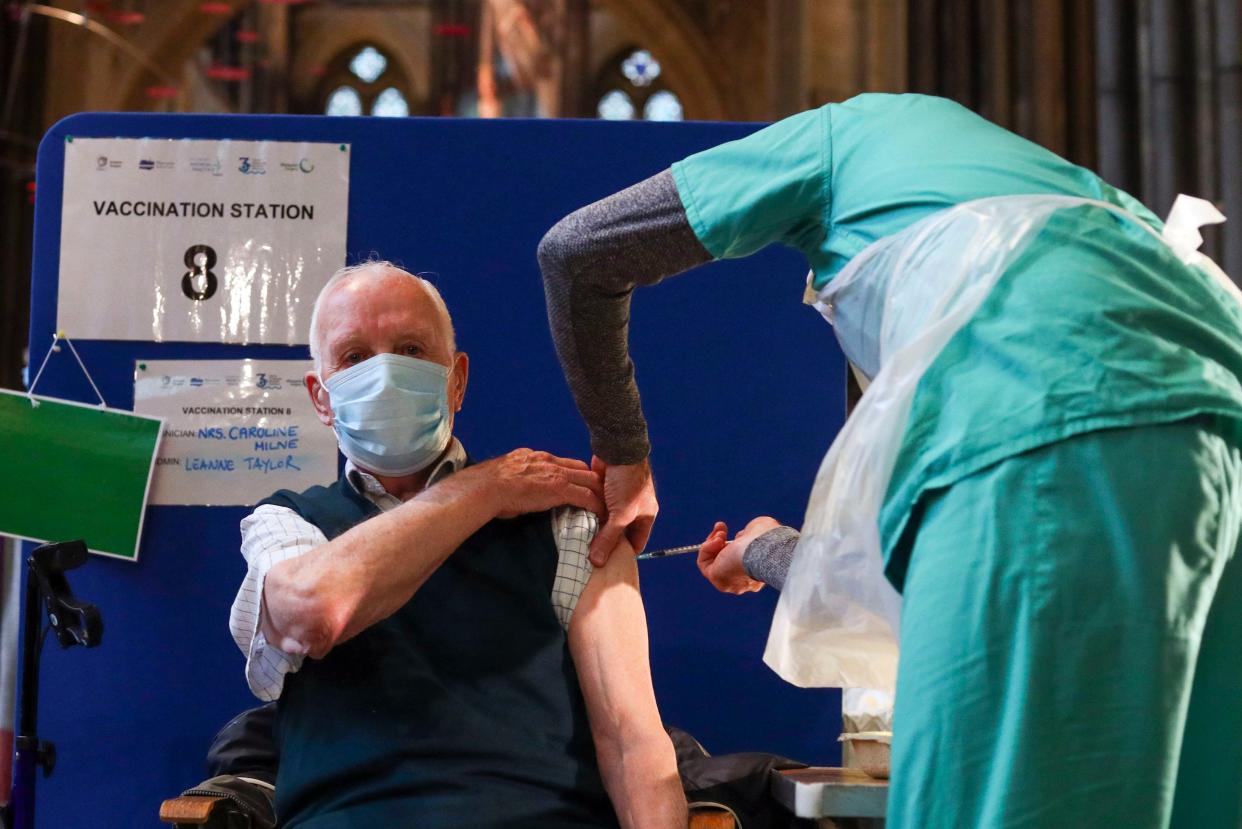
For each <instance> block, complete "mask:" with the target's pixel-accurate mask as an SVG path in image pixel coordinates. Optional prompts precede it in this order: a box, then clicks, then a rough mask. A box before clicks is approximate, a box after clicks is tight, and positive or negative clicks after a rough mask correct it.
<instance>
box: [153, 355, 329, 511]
mask: <svg viewBox="0 0 1242 829" xmlns="http://www.w3.org/2000/svg"><path fill="white" fill-rule="evenodd" d="M311 368H312V365H311V363H310V361H309V360H148V361H146V362H139V363H138V364H137V365H136V366H135V370H134V412H135V413H138V414H147V415H152V416H155V417H162V418H164V439H163V441H162V442H161V443H160V450H159V457H158V458H156V461H155V480H154V481H153V483H152V485H151V498H150V503H152V504H206V505H208V506H228V505H236V504H245V505H249V504H253V503H256V502H258V501H261V500H263V499H264V498H266V497H267V496H269V495H271V494H272V493H273V492H275V491H276V490H278V489H292V490H294V491H297V492H300V491H301V490H303V489H306V488H307V487H309V486H312V485H313V484H328V483H331V482H332V481H334V480H336V475H337V465H336V464H337V461H336V436H335V434H334V433H333V432H332V429H331V428H329V427H327V426H325V425H323V423H321V422H320V421H319V419H318V418H317V417H316V416H315V410H314V407H313V406H311V401H310V397H309V396H308V395H307V393H306V387H305V384H304V382H303V375H305V373H306V372H307V371H309V370H310V369H311Z"/></svg>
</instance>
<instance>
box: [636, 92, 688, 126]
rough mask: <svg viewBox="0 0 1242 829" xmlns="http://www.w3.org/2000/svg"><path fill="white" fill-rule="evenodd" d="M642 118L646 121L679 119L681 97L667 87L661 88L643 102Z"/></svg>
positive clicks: (680, 115)
mask: <svg viewBox="0 0 1242 829" xmlns="http://www.w3.org/2000/svg"><path fill="white" fill-rule="evenodd" d="M643 118H646V119H647V120H648V121H680V120H681V119H682V112H681V99H680V98H678V97H677V96H676V95H675V94H673V93H672V92H669V91H668V90H667V89H661V90H660V91H658V92H655V93H653V94H652V95H651V97H650V98H648V99H647V103H645V104H643Z"/></svg>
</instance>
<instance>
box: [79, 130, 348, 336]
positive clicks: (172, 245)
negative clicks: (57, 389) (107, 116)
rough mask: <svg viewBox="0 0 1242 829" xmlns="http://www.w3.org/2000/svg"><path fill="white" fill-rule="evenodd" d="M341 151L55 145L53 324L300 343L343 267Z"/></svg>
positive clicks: (245, 144)
mask: <svg viewBox="0 0 1242 829" xmlns="http://www.w3.org/2000/svg"><path fill="white" fill-rule="evenodd" d="M349 157H350V153H349V145H348V144H324V143H311V142H291V141H231V140H223V141H206V140H189V139H178V140H168V139H154V138H77V139H74V140H72V141H70V142H68V143H66V145H65V185H64V203H63V207H62V211H61V244H60V291H59V295H58V300H57V314H56V318H57V326H58V327H59V328H61V329H64V330H68V331H72V332H73V334H74V336H75V337H77V338H78V339H108V340H154V341H156V342H161V341H169V340H171V341H191V342H226V343H283V344H287V345H300V344H305V343H306V342H307V339H308V338H307V332H308V331H309V329H310V312H311V306H312V304H313V303H314V301H315V296H316V295H317V294H318V293H319V289H320V288H321V287H323V284H324V283H325V282H326V281H327V280H328V278H329V277H330V276H331V275H332V273H333V272H334V271H336V269H337V268H339V267H341V266H342V265H343V264H344V263H345V231H346V223H347V219H348V206H349Z"/></svg>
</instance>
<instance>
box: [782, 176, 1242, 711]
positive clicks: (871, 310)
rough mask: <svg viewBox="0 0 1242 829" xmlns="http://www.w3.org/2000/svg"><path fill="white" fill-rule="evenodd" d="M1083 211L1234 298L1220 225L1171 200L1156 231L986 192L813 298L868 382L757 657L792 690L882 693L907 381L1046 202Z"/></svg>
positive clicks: (815, 500)
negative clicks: (1133, 231)
mask: <svg viewBox="0 0 1242 829" xmlns="http://www.w3.org/2000/svg"><path fill="white" fill-rule="evenodd" d="M1086 205H1093V206H1096V207H1099V208H1102V209H1105V210H1109V211H1111V212H1112V213H1115V214H1118V215H1119V216H1121V217H1123V218H1126V219H1128V220H1130V221H1133V222H1134V223H1135V224H1137V225H1138V226H1139V227H1142V228H1144V229H1146V230H1147V231H1148V232H1150V233H1151V234H1152V235H1153V236H1154V237H1155V238H1157V239H1163V241H1165V243H1166V244H1168V245H1169V246H1170V247H1171V248H1173V250H1174V251H1175V252H1176V253H1177V255H1178V257H1179V258H1180V259H1181V260H1182V261H1184V262H1186V263H1188V264H1193V265H1196V266H1198V267H1200V268H1202V269H1203V270H1205V271H1207V272H1208V273H1209V274H1210V275H1211V276H1212V278H1213V279H1215V280H1216V281H1218V282H1219V283H1220V284H1221V285H1222V287H1224V288H1225V289H1226V290H1227V291H1228V292H1229V293H1230V294H1231V295H1233V296H1234V297H1235V298H1236V299H1238V300H1239V302H1242V294H1240V293H1239V291H1238V288H1237V287H1236V286H1235V285H1234V284H1233V283H1232V282H1231V281H1230V280H1229V278H1228V277H1227V276H1226V275H1225V274H1224V273H1223V272H1222V271H1221V270H1220V268H1219V267H1217V266H1216V264H1215V263H1214V262H1212V261H1211V260H1210V259H1208V258H1207V257H1206V256H1204V255H1202V254H1200V253H1198V250H1197V249H1198V246H1199V244H1201V242H1202V238H1201V237H1200V236H1199V233H1198V228H1199V227H1200V226H1202V225H1203V224H1207V223H1211V222H1219V221H1223V220H1224V217H1223V216H1221V215H1220V213H1219V212H1217V211H1216V209H1215V208H1214V207H1212V205H1211V204H1210V203H1208V202H1204V201H1202V200H1200V199H1191V198H1189V197H1186V196H1179V197H1178V201H1177V202H1176V203H1175V204H1174V210H1173V212H1172V213H1171V214H1170V216H1169V221H1168V223H1167V224H1166V227H1165V232H1164V235H1163V236H1161V235H1160V234H1158V233H1157V232H1156V231H1155V230H1154V229H1152V228H1151V227H1150V226H1149V225H1148V224H1147V223H1146V222H1144V221H1142V220H1141V219H1139V218H1138V217H1137V216H1135V215H1134V214H1132V213H1130V212H1128V211H1126V210H1124V209H1122V208H1120V207H1117V206H1116V205H1113V204H1108V203H1106V202H1100V201H1094V200H1091V199H1082V198H1073V197H1068V196H1045V195H1031V196H1000V197H995V198H989V199H979V200H977V201H971V202H966V203H963V204H960V205H957V206H955V207H951V208H947V209H945V210H944V211H942V212H940V213H937V214H935V215H932V216H929V217H928V218H926V219H923V220H922V221H919V222H916V223H915V224H913V225H911V226H910V227H908V228H906V229H905V230H903V231H901V232H900V233H896V234H894V235H892V236H888V237H885V238H883V239H880V240H879V241H877V242H875V243H874V244H872V245H870V246H869V247H867V248H866V249H864V250H863V251H862V252H861V253H859V254H858V255H857V256H855V257H854V258H853V259H852V260H850V262H849V264H848V265H846V267H845V268H844V269H843V270H842V271H841V272H840V273H839V274H838V275H837V276H836V277H835V278H833V279H832V280H831V281H830V282H829V283H828V284H827V285H825V286H824V288H822V289H821V290H820V291H819V292H818V293H817V294H816V295H815V298H814V302H813V304H814V305H815V306H816V308H818V309H819V310H820V312H821V313H822V314H823V315H824V317H825V318H826V319H827V320H828V322H830V323H831V324H832V325H833V328H834V330H835V332H836V335H837V339H838V341H839V342H840V344H841V348H842V350H844V352H845V355H846V357H847V358H849V360H850V362H851V363H852V364H853V365H854V366H856V367H858V368H859V369H861V371H862V372H863V373H864V374H865V375H867V377H868V379H870V381H871V382H870V384H869V386H868V387H867V390H866V393H865V394H864V395H863V396H862V399H861V400H860V401H859V403H858V406H857V407H856V408H855V410H854V412H853V414H852V415H851V416H850V418H849V420H848V421H847V422H846V424H845V426H844V428H842V430H841V432H840V433H839V434H838V435H837V438H836V440H835V441H834V442H833V444H832V447H831V448H830V449H829V450H828V454H827V456H826V457H825V458H824V461H823V463H822V464H821V466H820V469H819V473H818V475H817V476H816V479H815V485H814V487H813V489H812V491H811V498H810V503H809V505H808V507H807V514H806V521H805V523H804V525H803V527H802V538H801V540H800V541H799V542H798V547H797V549H796V551H795V554H794V560H793V564H792V565H791V568H790V571H789V576H788V578H787V579H786V581H785V588H784V591H783V592H782V593H781V597H780V601H779V603H778V604H777V608H776V614H775V616H774V617H773V619H772V628H771V631H770V633H769V636H768V644H767V649H766V651H765V653H764V661H765V662H766V663H767V664H768V666H769V667H771V668H772V669H773V670H774V671H776V672H777V673H778V674H779V675H780V676H781V677H783V678H784V679H785V680H787V681H789V682H791V683H793V684H795V685H800V686H803V687H840V688H870V689H879V690H883V691H890V692H891V691H892V690H893V689H894V688H895V686H896V678H897V632H898V630H899V619H900V614H901V599H900V597H899V595H898V594H897V592H896V591H895V590H894V589H893V587H892V585H890V584H889V583H888V581H887V579H885V577H884V573H883V561H882V556H881V547H880V534H879V514H880V510H881V508H882V507H883V505H884V496H885V494H886V493H887V491H888V486H889V482H890V480H891V478H892V473H893V467H894V464H895V462H896V459H897V454H898V451H899V450H900V448H901V444H902V437H903V435H904V434H905V431H906V421H907V418H908V417H909V414H910V408H911V404H912V402H913V400H914V393H915V390H916V388H917V386H918V383H919V380H920V379H921V378H922V376H923V374H924V372H926V371H927V369H928V367H929V366H930V365H931V364H932V363H933V362H934V361H935V359H936V357H937V356H939V354H940V352H941V350H942V349H943V348H944V347H945V345H946V344H947V343H948V342H949V340H950V339H951V338H952V337H953V335H954V334H956V333H957V332H958V331H959V330H960V329H961V328H962V326H964V325H965V324H966V323H967V322H968V321H969V320H970V318H971V317H972V316H973V315H974V314H975V312H976V311H977V310H978V309H979V307H980V305H982V304H983V301H984V299H986V298H987V296H988V294H989V293H990V292H991V290H992V288H993V287H994V286H995V285H996V283H997V282H998V280H999V279H1000V278H1001V275H1002V274H1004V273H1005V270H1006V269H1007V268H1008V267H1009V266H1010V265H1011V264H1012V263H1013V262H1014V261H1015V260H1016V259H1017V258H1018V257H1019V256H1020V255H1021V254H1022V252H1023V251H1025V250H1026V248H1027V247H1028V246H1029V245H1030V243H1031V242H1032V240H1033V239H1034V238H1035V237H1036V236H1037V235H1038V234H1039V232H1040V231H1041V230H1042V229H1043V227H1044V225H1045V224H1047V222H1048V219H1049V217H1050V216H1051V215H1052V214H1053V213H1054V212H1055V211H1057V210H1064V209H1070V208H1076V207H1082V206H1086Z"/></svg>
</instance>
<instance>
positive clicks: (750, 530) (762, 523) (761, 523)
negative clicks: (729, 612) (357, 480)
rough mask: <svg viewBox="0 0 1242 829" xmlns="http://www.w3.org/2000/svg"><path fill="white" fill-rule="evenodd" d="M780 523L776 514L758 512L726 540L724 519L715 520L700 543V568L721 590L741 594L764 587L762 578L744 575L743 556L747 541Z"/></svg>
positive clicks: (726, 532) (726, 528)
mask: <svg viewBox="0 0 1242 829" xmlns="http://www.w3.org/2000/svg"><path fill="white" fill-rule="evenodd" d="M780 525H781V523H780V522H779V521H777V520H776V519H775V518H770V517H768V516H766V515H764V516H760V517H759V518H755V519H753V520H752V521H751V522H750V523H749V524H747V525H746V529H744V530H742V531H741V532H740V533H738V534H737V538H735V539H733V540H732V541H729V528H728V527H726V526H725V523H724V522H723V521H717V522H716V526H714V527H712V531H711V532H710V533H708V534H707V538H706V539H704V540H703V544H702V546H700V547H699V572H700V573H702V574H703V578H705V579H707V580H708V581H709V582H711V583H712V586H713V587H715V588H716V589H717V590H719V591H720V592H721V593H734V594H736V595H741V594H742V593H754V592H755V591H756V590H761V589H763V582H761V581H756V580H755V579H752V578H751V577H750V576H749V575H747V573H746V568H745V567H743V566H742V557H743V556H744V555H746V548H747V547H749V546H750V542H752V541H754V540H755V539H756V538H758V537H759V536H761V535H763V534H764V533H766V532H767V531H768V530H771V529H774V528H776V527H779V526H780Z"/></svg>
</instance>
